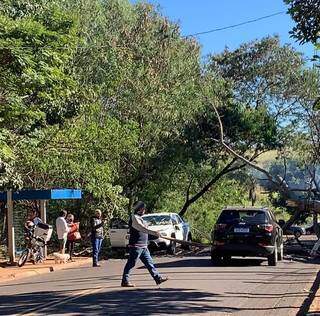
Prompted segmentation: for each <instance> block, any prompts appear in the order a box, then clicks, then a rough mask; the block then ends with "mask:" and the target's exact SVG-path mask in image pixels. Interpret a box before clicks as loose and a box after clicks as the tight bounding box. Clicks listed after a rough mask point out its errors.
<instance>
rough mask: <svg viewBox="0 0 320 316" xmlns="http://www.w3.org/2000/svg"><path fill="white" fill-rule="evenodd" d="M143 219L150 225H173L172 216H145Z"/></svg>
mask: <svg viewBox="0 0 320 316" xmlns="http://www.w3.org/2000/svg"><path fill="white" fill-rule="evenodd" d="M143 219H144V220H145V221H146V222H147V223H148V224H149V225H170V224H171V218H170V215H148V216H143Z"/></svg>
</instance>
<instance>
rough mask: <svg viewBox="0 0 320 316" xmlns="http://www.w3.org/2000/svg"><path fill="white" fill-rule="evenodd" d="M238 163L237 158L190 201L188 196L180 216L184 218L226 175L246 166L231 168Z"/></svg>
mask: <svg viewBox="0 0 320 316" xmlns="http://www.w3.org/2000/svg"><path fill="white" fill-rule="evenodd" d="M236 161H237V159H236V158H234V159H232V160H231V161H230V162H229V163H228V164H227V165H226V166H224V168H223V169H222V170H220V171H219V173H217V174H216V175H215V176H214V177H213V178H212V179H211V180H210V181H209V182H208V183H207V184H206V185H205V186H204V187H203V188H202V189H201V190H200V191H199V192H198V193H197V194H195V195H194V196H193V197H192V198H190V199H189V196H188V194H187V198H186V201H185V203H184V205H183V206H182V208H181V210H180V212H179V215H180V216H183V215H184V214H185V213H186V212H187V210H188V208H189V206H190V205H191V204H192V203H194V202H196V201H197V200H198V199H200V198H201V197H202V196H203V195H204V194H205V193H206V192H208V191H209V190H210V189H211V187H212V186H213V185H214V184H215V183H216V182H217V181H218V180H219V179H220V178H222V177H223V176H224V175H225V174H227V173H229V172H232V171H235V170H238V169H241V168H243V167H244V166H245V165H241V166H236V167H231V166H232V165H233V164H234V163H235V162H236Z"/></svg>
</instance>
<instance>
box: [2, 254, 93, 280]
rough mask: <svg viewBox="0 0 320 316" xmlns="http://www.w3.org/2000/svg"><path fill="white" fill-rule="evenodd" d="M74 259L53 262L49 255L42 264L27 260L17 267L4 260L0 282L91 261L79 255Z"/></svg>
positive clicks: (85, 263)
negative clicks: (71, 260)
mask: <svg viewBox="0 0 320 316" xmlns="http://www.w3.org/2000/svg"><path fill="white" fill-rule="evenodd" d="M74 259H75V262H68V263H66V264H55V262H54V259H53V258H50V257H49V258H48V259H47V260H46V261H45V262H44V263H42V264H37V265H34V264H32V263H30V262H27V263H26V264H25V265H24V266H23V267H21V268H19V267H18V266H8V265H6V263H5V262H3V263H0V283H1V282H7V281H12V280H17V279H21V278H26V277H30V276H34V275H39V274H44V273H49V272H54V271H58V270H65V269H69V268H74V267H80V266H83V265H87V264H91V263H92V258H87V257H80V258H74Z"/></svg>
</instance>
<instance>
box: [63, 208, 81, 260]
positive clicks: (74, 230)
mask: <svg viewBox="0 0 320 316" xmlns="http://www.w3.org/2000/svg"><path fill="white" fill-rule="evenodd" d="M67 223H68V226H69V227H70V231H69V233H68V236H67V246H66V248H67V250H68V253H69V255H70V259H69V260H70V261H74V260H73V259H72V257H73V249H74V244H75V242H76V241H77V240H80V239H81V235H80V232H79V224H80V223H75V222H74V216H73V214H68V216H67Z"/></svg>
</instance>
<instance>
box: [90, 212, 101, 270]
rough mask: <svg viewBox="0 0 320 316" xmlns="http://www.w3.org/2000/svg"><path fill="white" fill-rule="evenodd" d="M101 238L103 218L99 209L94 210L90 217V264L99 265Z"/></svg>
mask: <svg viewBox="0 0 320 316" xmlns="http://www.w3.org/2000/svg"><path fill="white" fill-rule="evenodd" d="M102 240H103V220H102V212H101V211H100V210H99V209H96V210H95V215H94V216H93V217H91V243H92V260H93V263H92V266H93V267H100V264H99V263H98V262H99V253H100V250H101V244H102Z"/></svg>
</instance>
